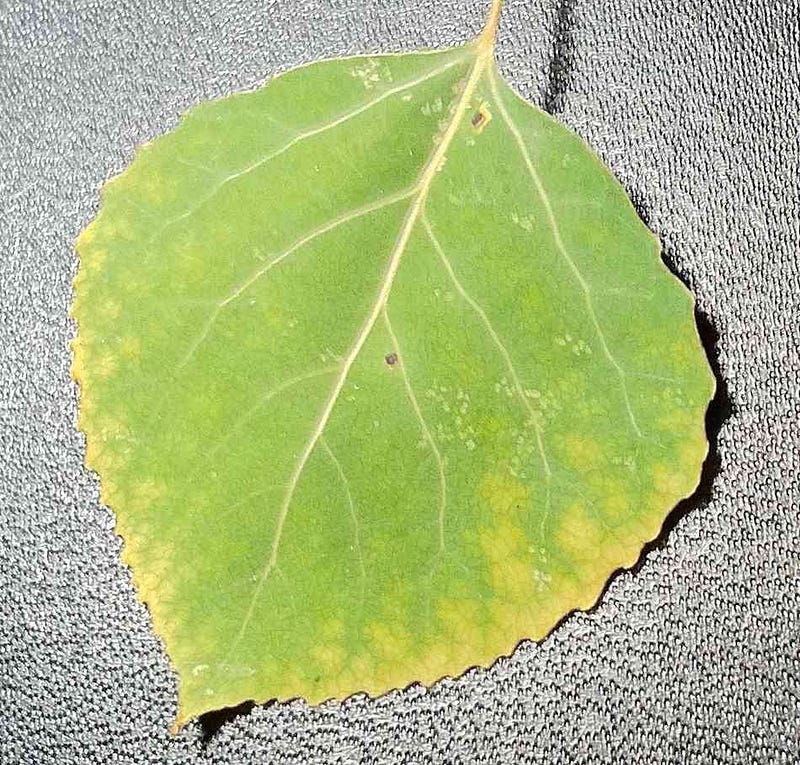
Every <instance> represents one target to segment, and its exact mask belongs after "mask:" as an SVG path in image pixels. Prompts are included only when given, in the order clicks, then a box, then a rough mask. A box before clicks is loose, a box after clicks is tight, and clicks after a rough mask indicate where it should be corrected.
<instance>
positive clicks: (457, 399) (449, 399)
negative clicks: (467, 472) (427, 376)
mask: <svg viewBox="0 0 800 765" xmlns="http://www.w3.org/2000/svg"><path fill="white" fill-rule="evenodd" d="M425 397H426V398H427V399H429V400H430V401H431V402H432V403H433V404H434V405H435V406H436V407H437V409H438V410H439V412H440V413H441V415H443V417H442V419H440V420H437V422H436V424H435V426H434V432H435V435H436V440H437V441H439V442H441V443H460V444H462V445H463V446H464V448H465V449H466V450H467V451H470V452H471V451H473V450H474V449H475V448H476V447H477V434H476V431H475V428H474V427H473V426H472V425H471V424H470V422H469V412H470V396H469V393H468V392H467V391H465V390H463V389H461V388H458V389H451V388H449V387H448V386H446V385H435V384H434V386H433V387H431V388H428V389H427V390H426V391H425Z"/></svg>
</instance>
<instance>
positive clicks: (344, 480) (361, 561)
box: [319, 436, 367, 601]
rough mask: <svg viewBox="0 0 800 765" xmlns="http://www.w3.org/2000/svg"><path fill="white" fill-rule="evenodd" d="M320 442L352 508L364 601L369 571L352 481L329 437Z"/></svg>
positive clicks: (351, 514) (354, 536)
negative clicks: (362, 547) (362, 548)
mask: <svg viewBox="0 0 800 765" xmlns="http://www.w3.org/2000/svg"><path fill="white" fill-rule="evenodd" d="M319 442H320V445H321V446H322V448H323V449H324V450H325V452H326V454H327V455H328V457H329V458H330V461H331V462H332V463H333V466H334V467H335V468H336V472H337V473H338V475H339V480H340V481H341V482H342V487H343V488H344V493H345V497H346V498H347V505H348V507H349V508H350V521H351V522H352V524H353V545H354V547H355V550H356V557H357V558H358V570H359V572H360V574H361V599H362V601H363V599H364V588H365V585H366V580H367V571H366V568H365V567H364V555H363V553H362V552H361V532H360V528H359V523H358V515H356V505H355V502H353V494H352V492H351V491H350V482H349V481H348V480H347V476H346V475H345V472H344V469H343V468H342V463H341V462H339V459H338V457H337V456H336V454H334V451H333V449H331V447H330V446H329V444H328V441H327V439H326V438H325V437H324V436H322V437H320V439H319Z"/></svg>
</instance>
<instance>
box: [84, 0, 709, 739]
mask: <svg viewBox="0 0 800 765" xmlns="http://www.w3.org/2000/svg"><path fill="white" fill-rule="evenodd" d="M498 11H499V3H497V2H495V3H494V7H493V10H492V13H491V15H490V19H489V22H488V24H487V28H486V30H485V31H484V33H483V34H482V35H481V36H480V37H479V38H478V39H477V40H476V41H474V42H472V43H470V44H468V45H465V46H463V47H458V48H454V49H450V50H444V51H439V52H434V53H419V54H404V55H379V56H368V57H357V58H348V59H340V60H332V61H324V62H321V63H316V64H312V65H309V66H305V67H301V68H299V69H295V70H293V71H290V72H288V73H286V74H283V75H281V76H280V77H276V78H275V79H273V80H271V81H270V82H268V83H267V84H266V85H265V86H263V87H261V88H259V89H258V90H255V91H253V92H248V93H241V94H236V95H233V96H231V97H228V98H225V99H222V100H219V101H215V102H212V103H204V104H202V105H200V106H198V107H196V108H194V109H192V110H191V111H190V112H189V113H188V114H187V115H186V116H185V117H184V118H183V120H182V121H181V123H180V125H179V126H178V127H177V129H176V130H174V131H173V132H172V133H170V134H168V135H165V136H163V137H161V138H159V139H157V140H156V141H154V142H152V143H151V144H148V145H147V146H145V147H143V148H142V149H141V150H140V151H139V152H138V154H137V156H136V159H135V161H134V162H133V163H132V165H131V166H130V167H129V168H128V169H127V170H126V171H125V172H124V173H123V174H122V175H120V176H118V177H116V178H114V179H113V180H111V181H110V182H109V183H108V184H107V185H106V186H105V187H104V189H103V192H102V206H101V210H100V212H99V214H98V216H97V218H96V219H95V220H94V221H93V222H92V223H91V224H90V225H89V226H88V227H87V228H86V230H85V231H84V232H83V233H82V235H81V237H80V239H79V241H78V245H77V249H78V252H79V255H80V268H79V272H78V275H77V277H76V280H75V302H74V306H73V315H74V317H75V319H76V321H77V324H78V334H77V338H76V340H75V342H74V344H73V347H74V375H75V377H76V379H77V380H78V381H79V382H80V385H81V412H80V427H81V429H82V430H83V431H84V432H85V433H86V438H87V454H86V459H87V464H88V465H89V466H90V467H91V468H93V469H94V470H96V471H97V473H98V474H99V476H100V479H101V491H102V498H103V501H104V502H105V503H107V504H108V505H109V506H111V507H112V508H113V509H114V511H115V512H116V515H117V520H118V531H119V533H120V534H121V536H122V537H123V539H124V557H125V560H126V561H127V562H128V563H129V564H130V566H131V569H132V572H133V578H134V581H135V584H136V586H137V589H138V592H139V594H140V596H141V598H142V599H143V600H144V601H145V602H146V603H147V604H148V606H149V608H150V611H151V613H152V618H153V625H154V628H155V630H156V632H157V633H158V635H159V636H160V637H161V638H162V639H163V641H164V644H165V646H166V649H167V651H168V654H169V656H170V659H171V661H172V663H173V666H174V667H175V669H176V671H177V673H178V676H179V694H180V698H179V712H178V719H177V724H178V725H180V724H182V723H183V722H185V721H186V720H187V719H190V718H192V717H195V716H197V715H199V714H202V713H203V712H206V711H208V710H211V709H216V708H220V707H223V706H230V705H235V704H238V703H240V702H242V701H245V700H247V699H255V700H257V701H264V700H267V699H272V698H278V699H287V698H291V697H296V696H300V697H303V698H305V699H307V700H308V701H309V702H318V701H321V700H323V699H327V698H330V697H335V698H343V697H345V696H347V695H349V694H352V693H355V692H359V691H365V692H368V693H370V694H379V693H382V692H384V691H387V690H389V689H392V688H398V687H404V686H406V685H408V684H409V683H412V682H414V681H421V682H423V683H432V682H434V681H436V680H437V679H439V678H441V677H442V676H444V675H458V674H461V673H462V672H463V671H464V670H465V669H467V668H468V667H470V666H474V665H484V666H485V665H488V664H490V663H491V662H493V661H494V660H495V659H496V658H497V657H498V656H500V655H504V654H508V653H510V652H511V651H512V650H513V649H514V647H515V645H516V644H517V643H518V641H520V640H521V639H523V638H532V639H538V638H541V637H543V636H544V635H546V634H547V632H548V631H549V630H550V629H551V628H552V627H553V626H554V625H555V624H556V623H557V622H558V621H559V620H560V619H561V618H562V617H563V616H564V615H565V614H566V613H568V612H569V611H571V610H573V609H585V608H588V607H590V606H591V605H592V604H593V603H594V602H595V601H596V599H597V597H598V596H599V594H600V592H601V590H602V588H603V586H604V583H605V582H606V581H607V579H608V577H609V575H610V574H611V573H612V572H613V571H614V570H615V569H618V568H620V567H626V566H631V565H632V564H633V563H634V562H635V561H636V560H637V558H638V557H639V555H640V552H641V549H642V546H643V544H644V543H645V542H646V541H648V540H650V539H652V538H653V537H655V536H656V535H657V534H658V531H659V529H660V527H661V524H662V522H663V519H664V517H665V516H666V514H667V513H668V511H669V510H670V509H671V508H672V507H673V506H674V505H675V504H676V503H677V502H678V501H679V500H680V499H681V498H683V497H685V496H687V495H689V494H691V493H692V491H693V490H694V488H695V486H696V484H697V481H698V476H699V472H700V468H701V464H702V462H703V459H704V457H705V454H706V448H707V444H706V438H705V430H704V414H705V410H706V407H707V405H708V402H709V399H710V397H711V395H712V393H713V388H714V380H713V376H712V374H711V372H710V370H709V368H708V365H707V362H706V359H705V355H704V352H703V350H702V347H701V344H700V342H699V340H698V336H697V331H696V328H695V323H694V318H693V300H692V296H691V295H690V293H689V292H688V291H687V290H686V289H685V288H684V287H683V285H682V284H681V283H680V282H679V281H678V280H677V279H676V278H674V277H673V276H672V275H671V274H670V273H669V271H668V270H667V269H666V268H665V266H664V265H663V264H662V261H661V259H660V256H659V245H658V241H657V240H656V238H655V237H654V236H653V235H652V234H651V233H650V232H649V231H648V230H647V229H646V228H645V226H644V225H643V224H642V223H641V221H640V220H639V219H638V217H637V215H636V213H635V211H634V210H633V208H632V206H631V204H630V202H629V201H628V199H627V197H626V195H625V192H624V190H623V189H622V187H621V186H620V184H619V183H618V182H617V181H616V180H615V179H614V178H613V177H612V175H611V174H610V173H609V171H608V170H607V169H606V168H605V167H604V166H603V164H602V163H601V162H600V161H599V160H598V159H597V157H596V156H595V155H594V153H593V152H592V151H591V150H590V149H589V148H587V147H586V145H585V144H584V143H583V142H582V141H581V140H580V139H579V138H578V137H577V136H575V135H574V134H573V133H572V132H570V131H569V130H568V129H566V128H565V127H563V126H562V125H560V124H558V123H557V122H556V121H554V120H553V119H552V118H550V117H549V116H548V115H546V114H544V113H543V112H542V111H540V110H539V109H536V108H534V107H533V106H531V105H530V104H528V103H526V102H525V101H523V100H522V99H521V98H520V97H519V96H518V95H517V94H515V93H514V92H513V91H512V90H511V88H510V87H509V86H508V85H507V84H506V83H505V82H504V81H503V79H502V78H501V76H500V75H499V73H498V70H497V68H496V65H495V63H494V55H493V39H494V29H495V26H496V21H497V14H498Z"/></svg>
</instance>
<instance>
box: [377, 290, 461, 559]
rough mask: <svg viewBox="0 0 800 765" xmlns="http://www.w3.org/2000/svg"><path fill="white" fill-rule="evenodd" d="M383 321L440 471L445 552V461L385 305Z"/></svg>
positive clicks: (441, 539)
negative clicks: (419, 398)
mask: <svg viewBox="0 0 800 765" xmlns="http://www.w3.org/2000/svg"><path fill="white" fill-rule="evenodd" d="M383 321H384V324H385V325H386V331H387V332H388V333H389V337H390V338H391V341H392V345H393V346H394V349H395V352H396V353H397V357H398V360H399V362H400V374H401V376H402V378H403V385H404V386H405V389H406V395H407V396H408V400H409V402H410V404H411V408H412V409H413V410H414V414H415V415H416V417H417V420H418V421H419V425H420V428H421V429H422V433H423V434H424V436H425V440H426V441H427V442H428V444H429V446H430V447H431V451H432V452H433V456H434V457H435V458H436V466H437V469H438V471H439V519H438V520H439V549H440V550H444V516H445V511H446V510H447V478H446V477H445V472H444V460H443V459H442V453H441V452H440V451H439V447H438V446H437V445H436V441H434V439H433V434H432V433H431V429H430V428H429V427H428V423H427V422H426V421H425V417H424V416H423V414H422V409H421V408H420V405H419V401H418V400H417V396H416V394H415V393H414V389H413V388H412V387H411V380H410V379H409V377H408V371H407V370H406V364H405V357H404V354H403V350H402V349H401V347H400V341H399V340H398V339H397V335H395V333H394V329H393V328H392V322H391V321H390V320H389V309H388V308H387V307H386V306H385V305H384V307H383Z"/></svg>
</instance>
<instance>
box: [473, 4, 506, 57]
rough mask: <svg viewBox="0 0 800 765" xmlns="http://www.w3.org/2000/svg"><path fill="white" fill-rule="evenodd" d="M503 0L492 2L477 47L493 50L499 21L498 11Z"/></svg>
mask: <svg viewBox="0 0 800 765" xmlns="http://www.w3.org/2000/svg"><path fill="white" fill-rule="evenodd" d="M502 6H503V0H492V6H491V8H489V13H488V14H487V16H486V24H485V25H484V27H483V31H482V32H481V33H480V36H479V37H478V45H479V46H480V47H481V48H486V49H488V50H493V49H494V40H495V37H496V36H497V25H498V23H499V21H500V10H501V8H502Z"/></svg>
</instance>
